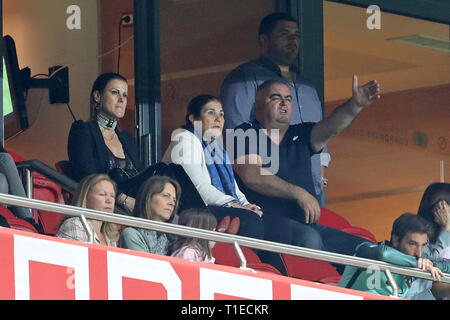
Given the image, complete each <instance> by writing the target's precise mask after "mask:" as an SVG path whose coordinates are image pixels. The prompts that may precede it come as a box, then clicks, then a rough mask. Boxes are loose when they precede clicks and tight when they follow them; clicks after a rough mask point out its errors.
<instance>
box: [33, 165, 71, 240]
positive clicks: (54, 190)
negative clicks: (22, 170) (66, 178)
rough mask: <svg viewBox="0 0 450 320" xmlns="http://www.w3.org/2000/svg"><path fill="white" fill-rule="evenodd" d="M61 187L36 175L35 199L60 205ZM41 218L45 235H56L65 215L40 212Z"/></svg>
mask: <svg viewBox="0 0 450 320" xmlns="http://www.w3.org/2000/svg"><path fill="white" fill-rule="evenodd" d="M61 193H62V190H61V187H60V186H59V185H57V184H56V183H54V182H53V181H50V180H48V179H46V178H44V177H42V176H39V175H37V174H36V175H35V176H34V178H33V198H34V199H37V200H43V201H49V202H54V203H60V200H61ZM38 214H39V218H40V221H41V223H42V227H43V229H44V233H46V234H50V235H55V234H56V233H57V232H58V227H59V224H60V222H61V220H62V219H63V218H64V215H61V214H58V213H53V212H47V211H39V212H38Z"/></svg>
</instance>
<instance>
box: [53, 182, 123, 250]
mask: <svg viewBox="0 0 450 320" xmlns="http://www.w3.org/2000/svg"><path fill="white" fill-rule="evenodd" d="M116 189H117V186H116V183H115V182H114V181H113V180H111V178H109V177H108V175H106V174H93V175H89V176H87V177H85V178H84V179H83V180H81V182H80V183H79V184H78V187H77V189H76V190H75V192H74V196H73V200H72V205H74V206H77V207H82V208H87V209H92V210H98V211H104V212H109V213H113V212H114V205H115V199H116ZM88 225H89V227H90V228H91V231H92V232H93V233H94V243H98V244H103V245H107V246H110V247H116V246H117V245H116V243H117V241H118V240H119V236H120V233H119V229H120V226H119V225H117V224H113V223H108V222H103V221H97V220H90V219H88ZM56 236H57V237H59V238H64V239H70V240H76V241H82V242H88V238H89V236H88V233H87V232H86V230H85V228H84V227H83V224H82V222H81V219H80V218H79V217H71V218H66V219H64V220H63V221H62V223H61V225H60V227H59V230H58V233H57V234H56Z"/></svg>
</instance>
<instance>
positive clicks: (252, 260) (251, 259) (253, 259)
mask: <svg viewBox="0 0 450 320" xmlns="http://www.w3.org/2000/svg"><path fill="white" fill-rule="evenodd" d="M241 249H242V253H243V254H244V256H245V259H246V260H247V267H248V268H251V269H254V270H258V271H264V272H270V273H276V274H281V273H280V272H279V271H278V269H276V268H275V267H273V266H271V265H269V264H267V263H263V262H261V260H260V259H259V257H258V255H257V254H256V253H255V252H254V251H253V250H251V249H249V248H245V247H241ZM212 255H213V257H214V258H215V259H216V264H221V265H226V266H231V267H240V265H241V263H240V261H239V258H238V256H237V254H236V251H235V250H234V247H233V245H231V244H226V243H219V242H218V243H216V245H215V246H214V248H213V249H212Z"/></svg>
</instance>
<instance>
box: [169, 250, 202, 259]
mask: <svg viewBox="0 0 450 320" xmlns="http://www.w3.org/2000/svg"><path fill="white" fill-rule="evenodd" d="M173 256H174V257H177V258H183V259H187V260H192V261H202V259H201V258H200V255H199V253H198V250H196V249H194V248H190V247H184V248H181V249H180V250H178V252H176V253H175V254H173Z"/></svg>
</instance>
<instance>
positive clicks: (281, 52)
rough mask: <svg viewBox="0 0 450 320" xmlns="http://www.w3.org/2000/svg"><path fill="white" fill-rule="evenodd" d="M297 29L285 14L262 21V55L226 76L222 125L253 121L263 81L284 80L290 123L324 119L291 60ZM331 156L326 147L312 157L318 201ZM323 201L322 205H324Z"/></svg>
mask: <svg viewBox="0 0 450 320" xmlns="http://www.w3.org/2000/svg"><path fill="white" fill-rule="evenodd" d="M299 36H300V31H299V29H298V26H297V23H296V21H295V19H294V18H292V17H291V16H289V15H288V14H285V13H280V12H276V13H272V14H270V15H268V16H266V17H265V18H264V19H262V20H261V23H260V26H259V45H260V48H261V57H260V58H258V59H255V60H251V61H249V62H247V63H244V64H242V65H240V66H239V67H237V68H236V69H235V70H233V71H232V72H231V73H230V74H228V75H227V77H226V78H225V80H224V82H223V84H222V89H221V99H222V102H223V109H224V112H225V128H226V129H234V128H235V127H237V126H239V125H241V124H242V123H245V122H249V121H253V120H255V108H254V102H255V94H256V89H257V87H258V86H259V85H261V84H262V83H263V82H264V81H266V80H272V79H279V80H284V81H285V82H286V83H287V85H288V86H289V88H290V90H291V94H292V117H291V124H300V123H304V122H314V123H317V122H319V121H320V120H322V119H323V112H322V106H321V102H320V100H319V97H318V95H317V92H316V89H315V88H314V87H313V86H312V85H311V84H309V83H308V82H307V81H305V80H304V79H302V77H301V75H300V73H299V71H298V69H297V68H296V67H295V65H294V62H295V61H296V59H297V56H298V50H299V46H300V37H299ZM330 159H331V157H330V155H329V154H328V150H327V148H326V147H325V148H324V149H323V150H322V152H321V153H318V154H315V155H313V156H312V158H311V166H310V168H311V170H312V177H313V183H314V189H315V190H314V192H313V193H312V195H314V196H315V197H317V198H318V199H319V201H320V200H321V195H322V190H323V189H324V188H325V187H326V185H327V182H328V180H327V179H326V174H325V172H326V168H327V167H328V165H329V162H330ZM324 202H325V201H324V200H323V202H321V203H322V205H324Z"/></svg>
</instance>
